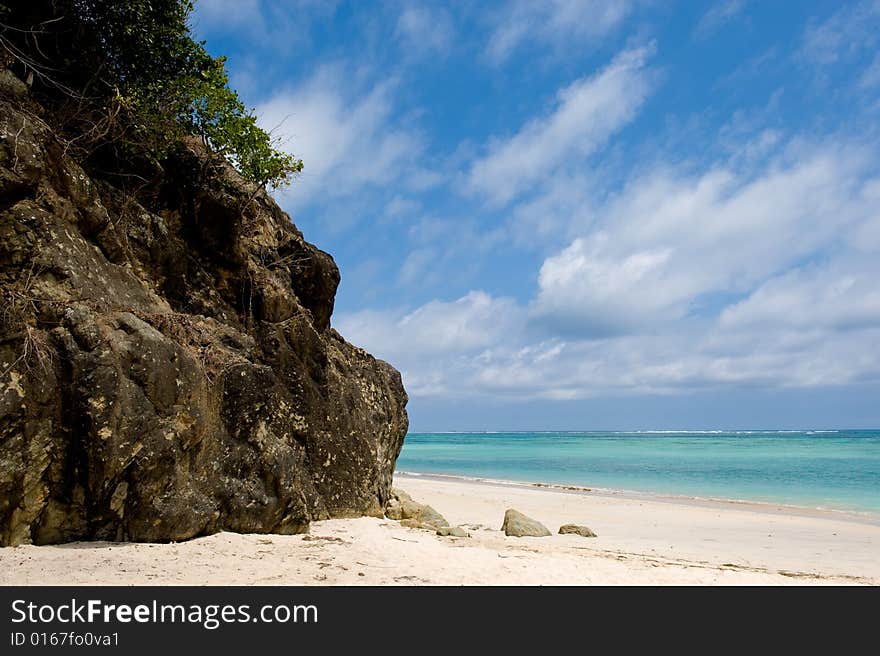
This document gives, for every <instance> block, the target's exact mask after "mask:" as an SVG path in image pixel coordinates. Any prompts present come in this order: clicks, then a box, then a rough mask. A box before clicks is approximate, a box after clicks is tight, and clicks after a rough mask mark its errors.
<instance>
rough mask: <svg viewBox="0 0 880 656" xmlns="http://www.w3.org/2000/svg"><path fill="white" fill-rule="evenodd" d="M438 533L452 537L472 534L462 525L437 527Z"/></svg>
mask: <svg viewBox="0 0 880 656" xmlns="http://www.w3.org/2000/svg"><path fill="white" fill-rule="evenodd" d="M437 535H441V536H444V537H451V538H469V537H470V536H471V534H470V533H468V532H467V531H465V530H464V529H463V528H462V527H461V526H443V527H442V528H438V529H437Z"/></svg>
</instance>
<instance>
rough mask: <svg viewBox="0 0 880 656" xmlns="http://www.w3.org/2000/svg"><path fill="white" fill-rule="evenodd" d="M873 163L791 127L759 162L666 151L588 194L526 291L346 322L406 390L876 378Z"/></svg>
mask: <svg viewBox="0 0 880 656" xmlns="http://www.w3.org/2000/svg"><path fill="white" fill-rule="evenodd" d="M734 159H735V158H734ZM874 161H876V158H874V157H872V156H871V153H870V152H867V151H866V150H864V149H863V148H862V147H849V146H846V145H840V144H838V145H835V144H833V143H820V144H812V145H806V144H803V143H796V142H789V143H787V144H781V145H780V147H779V149H778V151H777V152H776V154H775V155H774V156H768V157H767V159H766V160H765V161H764V163H763V165H762V166H761V167H760V168H759V169H758V170H752V171H747V170H740V169H739V168H737V167H734V166H730V165H729V164H719V165H717V166H715V167H712V168H710V169H709V170H708V171H706V172H704V173H702V174H700V175H687V174H684V173H681V172H679V171H676V170H675V169H671V168H664V167H660V168H658V169H657V170H654V171H649V172H647V173H644V174H642V175H639V176H637V177H635V178H634V179H632V180H631V181H630V182H629V183H628V184H626V185H624V186H623V187H622V188H621V190H620V191H619V192H618V193H617V194H615V195H612V196H610V197H609V198H608V199H607V201H605V202H603V203H602V204H601V205H596V206H594V207H592V208H591V210H590V212H591V214H592V215H593V221H592V222H591V223H590V224H589V225H587V226H584V227H583V234H582V235H581V236H579V237H577V238H575V239H573V240H572V241H571V243H569V244H568V245H567V246H566V247H565V248H562V249H561V250H560V251H558V252H557V253H555V254H552V255H550V256H549V257H547V258H546V259H545V260H544V263H543V265H542V266H541V268H540V271H539V273H538V276H537V282H538V289H537V292H536V294H535V296H534V298H533V299H532V300H531V301H530V302H528V303H518V302H516V301H514V300H512V299H499V298H495V297H492V296H491V295H489V294H487V293H485V292H473V293H471V294H469V295H467V296H465V297H462V298H460V299H458V300H456V301H452V302H441V301H432V302H430V303H427V304H425V305H423V306H421V307H419V308H417V309H416V310H414V311H411V312H409V313H405V312H400V311H398V312H362V313H357V314H354V315H349V316H347V317H344V318H343V320H342V325H341V326H340V328H341V330H342V331H343V332H344V334H346V336H347V337H349V338H351V339H352V340H354V341H355V342H356V343H364V344H366V345H368V346H369V348H370V349H372V350H373V351H374V352H376V353H377V354H380V355H382V356H383V357H386V358H387V359H389V360H390V361H392V362H393V363H395V364H397V365H399V366H400V367H401V369H402V371H403V372H404V376H405V381H406V383H407V385H408V386H409V388H410V389H411V391H412V394H413V396H434V397H445V398H449V397H456V396H459V397H464V396H480V395H483V396H486V397H493V398H510V399H556V400H561V399H580V398H586V397H590V396H593V395H600V394H605V395H607V394H609V393H610V394H613V393H621V394H628V393H660V394H663V393H675V392H680V391H682V390H703V389H707V388H711V387H719V388H722V387H725V386H751V387H754V386H767V387H804V386H812V385H833V384H847V383H854V382H859V381H864V380H877V379H880V352H878V351H877V349H876V348H873V345H875V344H876V343H877V339H878V338H880V293H878V292H877V291H876V282H875V281H876V280H877V279H878V275H880V268H878V266H880V265H878V264H877V262H878V261H880V258H878V257H877V256H878V255H880V241H878V239H877V236H880V229H878V228H880V213H878V212H877V211H876V207H877V199H878V197H880V180H878V179H877V178H876V177H872V176H873V175H876V173H874V169H873V168H872V165H871V162H874ZM872 239H873V241H872ZM707 299H708V300H707Z"/></svg>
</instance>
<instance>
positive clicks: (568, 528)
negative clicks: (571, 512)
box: [559, 524, 599, 538]
mask: <svg viewBox="0 0 880 656" xmlns="http://www.w3.org/2000/svg"><path fill="white" fill-rule="evenodd" d="M559 535H580V536H581V537H582V538H596V537H599V536H598V535H596V534H595V533H594V532H593V530H592V529H591V528H590V527H589V526H581V525H580V524H563V525H562V526H560V527H559Z"/></svg>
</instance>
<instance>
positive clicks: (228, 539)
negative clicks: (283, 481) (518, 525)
mask: <svg viewBox="0 0 880 656" xmlns="http://www.w3.org/2000/svg"><path fill="white" fill-rule="evenodd" d="M395 484H396V485H397V486H398V487H401V488H402V489H404V490H406V491H407V492H409V493H410V494H411V495H412V497H413V498H414V499H415V500H417V501H419V502H422V503H427V504H430V505H431V506H433V507H434V508H435V509H437V510H438V511H439V512H440V513H442V514H443V515H444V516H445V517H446V518H447V519H448V520H449V521H450V523H452V524H456V525H458V524H460V525H464V526H465V527H466V528H467V530H468V531H469V532H470V533H471V537H470V538H451V537H439V536H437V535H435V534H434V533H432V532H429V531H425V530H420V529H412V528H406V527H403V526H401V525H400V524H399V523H397V522H395V521H391V520H388V519H376V518H369V517H364V518H360V519H336V520H328V521H322V522H314V523H313V524H312V528H311V532H310V534H308V535H295V536H278V535H236V534H232V533H220V534H217V535H213V536H209V537H205V538H199V539H196V540H191V541H189V542H183V543H177V544H162V545H157V544H131V543H125V544H118V543H74V544H68V545H58V546H40V547H36V546H20V547H15V548H6V549H0V584H3V585H52V584H72V585H80V584H81V585H143V584H147V585H149V584H156V585H160V584H162V585H164V584H171V585H205V584H207V585H252V584H258V585H275V584H278V585H307V584H317V585H364V584H366V585H389V584H390V585H394V584H404V585H409V584H440V585H566V584H571V585H588V584H625V585H626V584H630V585H654V584H723V585H738V584H745V585H750V584H772V585H776V584H780V585H786V584H788V585H790V584H796V585H797V584H801V585H802V584H873V585H876V584H880V558H878V554H880V517H877V516H868V515H864V516H862V515H856V514H848V513H840V512H833V511H822V510H811V509H798V508H790V507H782V506H779V507H777V506H772V505H763V504H747V503H734V502H721V501H698V500H687V499H673V498H650V497H639V496H635V495H627V494H622V493H619V494H615V493H611V492H605V491H602V492H598V491H591V492H583V491H568V490H560V489H548V488H543V487H535V486H529V485H505V484H500V483H487V482H477V481H467V480H461V479H452V478H449V479H443V478H427V477H409V476H402V475H399V476H397V477H396V479H395ZM508 507H513V508H516V509H518V510H520V511H522V512H524V513H525V514H527V515H529V516H531V517H533V518H535V519H537V520H539V521H541V522H543V523H544V524H545V525H546V526H548V527H549V528H550V530H551V531H552V532H553V533H554V535H553V536H552V537H545V538H514V537H506V536H505V535H504V534H503V533H502V532H501V531H500V530H499V527H500V526H501V521H502V518H503V516H504V511H505V509H506V508H508ZM564 523H577V524H586V525H588V526H590V527H591V528H592V529H593V530H594V531H595V532H596V533H598V535H599V537H598V538H582V537H579V536H576V535H556V534H555V532H556V530H557V529H558V527H559V526H560V525H561V524H564Z"/></svg>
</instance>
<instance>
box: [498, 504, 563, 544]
mask: <svg viewBox="0 0 880 656" xmlns="http://www.w3.org/2000/svg"><path fill="white" fill-rule="evenodd" d="M501 530H502V531H504V534H505V535H510V536H513V537H517V538H522V537H535V538H543V537H547V536H548V535H551V533H550V530H549V529H548V528H547V527H546V526H544V525H543V524H542V523H541V522H539V521H537V520H535V519H532V518H531V517H526V516H525V515H523V514H522V513H521V512H519V511H518V510H514V509H513V508H508V509H507V512H505V513H504V523H503V524H502V525H501Z"/></svg>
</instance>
